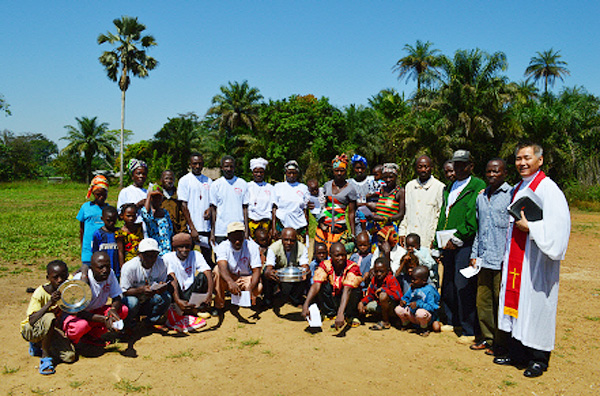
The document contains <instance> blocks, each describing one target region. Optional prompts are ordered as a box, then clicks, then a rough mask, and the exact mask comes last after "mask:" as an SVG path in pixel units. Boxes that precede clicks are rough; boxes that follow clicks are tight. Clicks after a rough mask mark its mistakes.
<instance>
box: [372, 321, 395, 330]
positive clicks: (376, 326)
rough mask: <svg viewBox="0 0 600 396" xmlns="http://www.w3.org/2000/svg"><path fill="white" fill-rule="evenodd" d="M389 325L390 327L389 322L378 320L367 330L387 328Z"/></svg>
mask: <svg viewBox="0 0 600 396" xmlns="http://www.w3.org/2000/svg"><path fill="white" fill-rule="evenodd" d="M390 327H392V326H391V325H390V324H387V325H386V324H385V323H383V322H382V321H379V322H377V323H375V324H374V325H373V326H371V327H369V330H375V331H380V330H389V329H390Z"/></svg>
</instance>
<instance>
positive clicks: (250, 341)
mask: <svg viewBox="0 0 600 396" xmlns="http://www.w3.org/2000/svg"><path fill="white" fill-rule="evenodd" d="M240 344H242V346H244V347H250V348H252V347H254V346H256V345H258V344H260V338H249V339H247V340H244V341H241V342H240Z"/></svg>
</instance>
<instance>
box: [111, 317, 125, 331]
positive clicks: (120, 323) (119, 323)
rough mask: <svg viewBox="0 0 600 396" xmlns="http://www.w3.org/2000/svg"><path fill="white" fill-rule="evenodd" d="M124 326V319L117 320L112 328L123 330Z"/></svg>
mask: <svg viewBox="0 0 600 396" xmlns="http://www.w3.org/2000/svg"><path fill="white" fill-rule="evenodd" d="M123 326H124V324H123V320H122V319H120V320H117V321H116V322H113V324H112V327H113V329H115V330H123Z"/></svg>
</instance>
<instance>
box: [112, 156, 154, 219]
mask: <svg viewBox="0 0 600 396" xmlns="http://www.w3.org/2000/svg"><path fill="white" fill-rule="evenodd" d="M127 168H128V169H129V172H130V173H131V178H132V179H133V184H131V185H129V186H127V187H125V188H124V189H122V190H121V191H120V192H119V198H117V209H118V210H119V212H121V206H123V205H124V204H126V203H134V204H135V206H136V207H137V209H138V211H139V210H140V209H141V208H142V207H143V206H144V204H145V203H146V195H147V194H148V190H146V189H145V188H144V184H145V183H146V178H147V177H148V165H147V164H146V163H145V162H144V161H142V160H138V159H135V158H132V159H130V160H129V165H127ZM141 222H142V218H141V217H139V215H138V219H137V220H136V223H141Z"/></svg>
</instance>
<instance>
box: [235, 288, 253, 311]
mask: <svg viewBox="0 0 600 396" xmlns="http://www.w3.org/2000/svg"><path fill="white" fill-rule="evenodd" d="M231 303H232V304H234V305H237V306H239V307H251V306H252V300H251V299H250V292H249V291H247V290H242V293H241V294H240V295H236V294H232V295H231Z"/></svg>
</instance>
